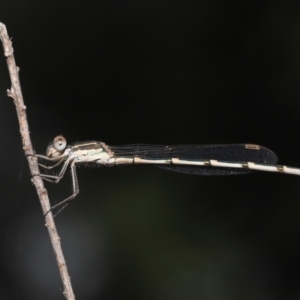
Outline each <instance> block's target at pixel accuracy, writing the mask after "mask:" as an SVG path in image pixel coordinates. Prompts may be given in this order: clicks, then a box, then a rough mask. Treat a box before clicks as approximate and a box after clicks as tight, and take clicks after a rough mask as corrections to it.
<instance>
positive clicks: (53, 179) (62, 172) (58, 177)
mask: <svg viewBox="0 0 300 300" xmlns="http://www.w3.org/2000/svg"><path fill="white" fill-rule="evenodd" d="M70 161H71V160H70V158H68V159H67V160H66V161H65V163H64V164H63V166H62V168H61V170H60V172H59V174H58V175H48V174H39V175H38V176H41V177H42V178H43V179H45V180H47V181H50V182H54V183H58V182H59V181H60V180H61V179H62V178H63V177H64V175H65V173H66V170H67V168H68V165H69V163H70Z"/></svg>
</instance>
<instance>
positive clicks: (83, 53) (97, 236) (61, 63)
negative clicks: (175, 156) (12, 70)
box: [0, 0, 300, 300]
mask: <svg viewBox="0 0 300 300" xmlns="http://www.w3.org/2000/svg"><path fill="white" fill-rule="evenodd" d="M0 22H3V23H5V24H6V26H7V29H8V33H9V35H10V36H11V37H12V38H13V46H14V50H15V58H16V61H17V64H18V66H19V67H20V69H21V71H20V79H21V84H22V89H23V94H24V99H25V104H26V106H27V113H28V120H29V126H30V130H31V137H32V141H33V144H34V147H35V150H36V152H37V153H44V152H45V148H46V146H47V144H48V142H49V141H50V140H52V139H53V138H54V137H55V136H56V135H58V134H63V135H65V137H66V138H67V140H68V141H69V142H70V143H72V142H75V141H86V140H101V141H104V142H106V143H107V144H126V143H149V144H150V143H155V144H209V143H211V144H220V143H256V144H262V145H264V146H266V147H268V148H270V149H272V150H273V151H274V152H275V153H277V155H278V157H279V160H280V163H281V164H285V165H290V166H300V157H299V138H298V135H299V130H300V123H299V113H300V99H299V94H300V85H299V82H300V2H299V1H177V0H174V1H165V0H160V1H153V0H152V1H130V0H129V1H128V0H127V1H120V0H119V1H93V0H87V1H76V0H73V1H55V0H53V1H45V0H40V1H37V0H31V1H17V0H2V1H1V3H0ZM2 53H3V52H2ZM7 88H10V81H9V76H8V71H7V67H6V62H5V58H4V57H3V58H2V59H1V60H0V125H1V127H0V137H1V145H0V158H1V163H0V166H1V167H0V176H1V178H0V187H1V188H0V217H1V219H0V220H1V221H0V222H1V223H0V226H1V227H0V241H1V242H0V254H1V255H0V266H1V267H0V276H1V281H0V299H45V300H47V299H64V296H63V295H62V290H61V283H60V278H59V274H58V271H57V267H56V265H55V260H54V255H53V253H52V249H51V245H50V242H49V237H48V235H47V231H46V228H45V226H44V220H43V216H42V212H41V209H40V207H39V202H38V200H37V196H36V193H35V190H34V188H33V187H32V184H31V182H30V175H29V170H28V167H27V162H26V160H25V158H24V154H23V151H22V148H21V141H20V135H19V132H18V123H17V118H16V113H15V109H14V106H13V103H12V100H11V99H9V98H7V97H6V89H7ZM78 176H79V184H80V191H81V192H80V194H79V195H78V197H77V198H76V200H75V201H74V202H73V203H72V204H71V205H69V206H68V208H67V209H65V210H64V211H63V212H62V213H61V214H60V215H59V216H58V217H57V218H56V220H57V226H58V230H59V233H60V236H61V238H62V245H63V249H64V251H65V256H66V260H67V263H68V268H69V271H70V275H71V278H72V283H73V287H74V291H75V294H76V299H175V300H177V299H178V300H180V299H204V300H206V299H207V300H210V299H212V300H219V299H220V300H221V299H222V300H223V299H298V298H299V297H300V288H299V280H300V259H299V253H300V241H299V237H300V218H299V217H300V181H299V180H300V179H299V177H297V176H291V175H280V174H272V173H254V174H251V175H246V176H233V177H200V176H189V175H183V174H176V173H172V172H167V171H164V170H160V169H156V168H151V167H147V166H137V167H136V166H132V167H114V168H102V169H79V170H78ZM47 187H48V188H49V189H48V191H49V194H50V198H51V201H52V203H55V202H57V201H60V200H62V199H63V198H65V197H66V196H68V195H69V194H70V193H71V183H70V177H69V174H67V176H66V178H65V179H64V180H63V181H62V182H61V183H60V184H59V185H51V184H47Z"/></svg>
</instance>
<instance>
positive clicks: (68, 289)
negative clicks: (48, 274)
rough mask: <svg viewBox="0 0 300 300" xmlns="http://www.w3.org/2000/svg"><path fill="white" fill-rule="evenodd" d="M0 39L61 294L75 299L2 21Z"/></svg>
mask: <svg viewBox="0 0 300 300" xmlns="http://www.w3.org/2000/svg"><path fill="white" fill-rule="evenodd" d="M0 39H1V41H2V44H3V49H4V55H5V57H6V60H7V66H8V70H9V75H10V80H11V89H10V90H7V94H8V96H9V97H11V98H12V99H13V100H14V103H15V106H16V110H17V115H18V120H19V125H20V133H21V137H22V143H23V149H24V152H25V155H26V157H27V160H28V164H29V168H30V171H31V175H32V176H33V177H32V179H31V180H32V182H33V184H34V185H35V188H36V191H37V194H38V197H39V199H40V202H41V206H42V210H43V213H44V215H45V221H46V227H47V229H48V232H49V235H50V239H51V243H52V247H53V250H54V254H55V256H56V261H57V265H58V269H59V272H60V276H61V279H62V282H63V286H64V292H63V294H64V295H65V297H66V298H67V299H68V300H75V296H74V293H73V290H72V285H71V281H70V276H69V274H68V270H67V265H66V262H65V258H64V255H63V252H62V249H61V244H60V238H59V236H58V233H57V230H56V226H55V223H54V219H53V215H52V212H51V211H50V209H51V206H50V202H49V198H48V193H47V190H46V189H45V187H44V183H43V180H42V179H41V177H40V176H36V175H38V174H40V172H39V166H38V162H37V159H36V157H34V156H32V155H33V154H34V152H33V148H32V144H31V140H30V135H29V127H28V123H27V116H26V106H25V105H24V101H23V96H22V91H21V85H20V80H19V74H18V72H19V68H18V67H17V66H16V62H15V58H14V55H13V47H12V42H11V40H10V39H9V37H8V34H7V31H6V27H5V25H4V24H3V23H0ZM49 211H50V212H49ZM47 212H49V213H47Z"/></svg>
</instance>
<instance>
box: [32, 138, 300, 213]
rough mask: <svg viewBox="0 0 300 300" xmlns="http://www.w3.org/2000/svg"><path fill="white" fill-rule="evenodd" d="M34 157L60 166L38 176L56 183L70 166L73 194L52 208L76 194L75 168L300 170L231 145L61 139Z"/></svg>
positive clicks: (264, 151) (259, 150)
mask: <svg viewBox="0 0 300 300" xmlns="http://www.w3.org/2000/svg"><path fill="white" fill-rule="evenodd" d="M36 157H38V158H40V159H43V160H46V161H49V162H52V163H53V164H52V165H50V166H46V165H44V164H39V165H40V166H41V167H42V168H45V169H53V168H55V167H58V166H61V169H60V172H59V174H58V175H57V176H55V175H47V174H39V176H41V177H42V178H43V179H45V180H48V181H51V182H55V183H58V182H59V181H60V180H61V179H62V178H63V176H64V174H65V172H66V170H67V168H68V166H69V165H70V169H71V175H72V185H73V193H72V195H71V196H69V197H68V198H66V199H64V200H63V201H61V202H60V203H58V204H56V205H54V206H53V207H52V209H54V208H57V207H58V206H61V205H63V207H62V209H63V208H64V207H65V206H66V205H67V204H68V203H69V202H70V201H71V200H72V199H74V198H75V197H76V195H77V194H78V193H79V186H78V180H77V174H76V165H78V164H83V165H98V166H115V165H126V164H152V165H156V166H159V167H161V168H164V169H167V170H171V171H176V172H181V173H188V174H199V175H234V174H243V173H249V172H251V170H254V171H267V172H279V173H285V174H293V175H300V169H298V168H291V167H287V166H281V165H276V164H277V161H278V159H277V156H276V154H275V153H274V152H273V151H271V150H270V149H268V148H265V147H262V146H258V145H253V144H232V145H184V146H183V145H175V146H162V145H145V144H133V145H122V146H108V145H106V144H105V143H103V142H97V141H92V142H83V143H75V144H74V145H71V146H67V141H66V139H65V138H64V137H63V136H57V137H56V138H55V139H54V140H53V142H51V143H50V144H49V145H48V147H47V150H46V156H45V155H36Z"/></svg>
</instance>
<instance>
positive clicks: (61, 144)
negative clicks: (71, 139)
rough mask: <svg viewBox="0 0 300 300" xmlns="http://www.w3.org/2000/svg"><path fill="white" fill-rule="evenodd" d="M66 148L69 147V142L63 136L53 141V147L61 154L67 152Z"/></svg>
mask: <svg viewBox="0 0 300 300" xmlns="http://www.w3.org/2000/svg"><path fill="white" fill-rule="evenodd" d="M66 146H67V140H66V139H65V138H64V137H63V136H62V135H59V136H57V137H56V138H55V139H54V140H53V147H54V148H55V149H56V150H57V151H60V152H61V151H63V150H65V148H66Z"/></svg>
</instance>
